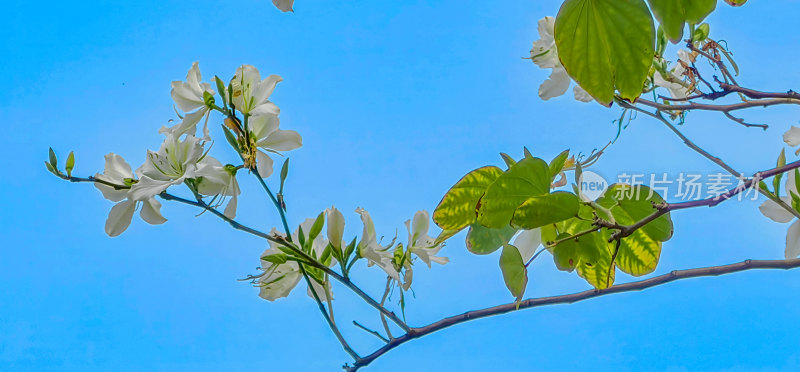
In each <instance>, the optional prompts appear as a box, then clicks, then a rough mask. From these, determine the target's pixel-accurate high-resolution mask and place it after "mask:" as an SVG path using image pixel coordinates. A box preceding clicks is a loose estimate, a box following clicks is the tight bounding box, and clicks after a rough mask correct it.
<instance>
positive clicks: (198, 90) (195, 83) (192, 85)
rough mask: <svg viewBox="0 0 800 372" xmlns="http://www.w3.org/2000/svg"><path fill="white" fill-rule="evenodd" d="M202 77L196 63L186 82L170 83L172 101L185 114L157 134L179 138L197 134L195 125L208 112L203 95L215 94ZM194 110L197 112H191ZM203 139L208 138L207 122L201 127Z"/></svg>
mask: <svg viewBox="0 0 800 372" xmlns="http://www.w3.org/2000/svg"><path fill="white" fill-rule="evenodd" d="M202 80H203V77H202V75H201V74H200V68H199V67H198V63H197V62H194V63H192V67H191V68H190V69H189V72H188V73H187V74H186V81H173V82H172V91H171V92H170V94H171V95H172V99H173V100H174V101H175V105H176V106H178V108H179V109H180V110H181V111H183V112H185V113H187V114H185V115H184V117H183V120H182V121H181V122H180V123H179V124H176V125H173V126H172V127H169V128H167V127H162V128H161V129H160V130H159V131H158V132H159V133H162V134H165V135H168V136H169V135H173V136H175V137H180V136H181V135H184V134H191V135H194V134H195V133H196V132H197V123H199V122H200V120H201V119H202V118H203V117H204V116H206V114H207V113H208V111H209V108H208V106H206V102H205V97H204V94H205V93H209V94H211V95H212V96H213V95H214V94H215V92H214V90H212V89H211V84H209V83H203V82H202ZM195 109H199V110H197V111H194V112H191V111H193V110H195ZM203 137H204V138H206V139H207V138H208V122H206V125H204V126H203Z"/></svg>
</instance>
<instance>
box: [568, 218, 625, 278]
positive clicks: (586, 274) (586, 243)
mask: <svg viewBox="0 0 800 372" xmlns="http://www.w3.org/2000/svg"><path fill="white" fill-rule="evenodd" d="M608 236H609V233H608V231H607V230H604V232H602V233H600V232H598V233H592V234H589V235H584V236H582V237H581V240H580V242H581V244H580V246H581V248H582V249H581V261H580V262H579V263H578V265H577V270H576V271H577V272H578V276H580V277H581V278H583V279H584V280H586V281H587V282H589V284H591V285H592V286H594V287H595V288H597V289H606V288H608V287H610V286H611V285H613V284H614V278H615V276H616V273H615V270H614V268H613V266H612V265H613V264H612V262H611V257H612V255H613V253H614V248H613V245H611V244H609V243H608V242H607V239H608ZM617 261H619V256H617Z"/></svg>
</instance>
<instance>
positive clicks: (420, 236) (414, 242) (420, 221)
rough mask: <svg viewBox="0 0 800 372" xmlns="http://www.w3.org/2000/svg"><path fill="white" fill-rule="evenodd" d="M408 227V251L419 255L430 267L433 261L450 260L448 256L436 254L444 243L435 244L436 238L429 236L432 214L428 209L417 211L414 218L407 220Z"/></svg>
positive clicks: (439, 262) (444, 262)
mask: <svg viewBox="0 0 800 372" xmlns="http://www.w3.org/2000/svg"><path fill="white" fill-rule="evenodd" d="M405 225H406V229H408V251H409V252H411V253H413V254H415V255H417V257H419V258H420V259H421V260H422V261H423V262H425V264H427V265H428V267H429V268H430V267H431V261H433V262H436V263H438V264H440V265H444V264H446V263H447V262H449V260H448V258H447V257H437V256H436V254H437V253H439V250H440V249H442V246H443V245H442V244H435V242H436V239H434V238H432V237H430V236H428V229H429V228H430V216H429V215H428V212H427V211H417V213H415V214H414V218H413V220H406V222H405Z"/></svg>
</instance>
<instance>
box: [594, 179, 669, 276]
mask: <svg viewBox="0 0 800 372" xmlns="http://www.w3.org/2000/svg"><path fill="white" fill-rule="evenodd" d="M651 191H652V190H651V189H650V188H649V187H647V186H630V185H623V184H614V185H611V186H610V187H609V188H608V190H607V191H606V192H605V193H604V194H603V196H601V197H600V198H599V199H598V200H597V204H600V205H601V206H603V207H605V208H608V209H610V210H611V214H612V215H613V216H614V219H615V220H616V221H617V223H620V224H623V225H633V224H635V223H638V222H639V221H641V220H643V219H645V218H646V217H648V216H650V215H651V214H653V213H655V212H656V211H657V209H656V208H655V207H654V206H653V205H654V204H656V205H658V204H661V203H663V202H664V199H663V198H662V197H661V196H660V195H658V193H656V192H651ZM672 232H673V228H672V219H671V218H670V215H669V213H667V214H664V215H661V216H659V217H658V218H656V219H654V220H653V221H650V222H649V223H647V224H646V225H644V226H642V227H641V228H639V229H637V230H636V231H634V232H633V233H632V234H631V235H630V236H627V237H625V238H623V239H622V242H621V243H620V248H619V252H618V253H617V258H616V264H617V267H619V269H620V270H622V271H623V272H625V273H628V274H630V275H633V276H641V275H645V274H649V273H651V272H653V271H654V270H655V269H656V266H657V265H658V261H659V258H660V256H661V245H662V244H661V242H663V241H667V240H669V239H670V238H671V237H672ZM609 244H610V245H611V246H615V244H616V243H615V242H611V243H609ZM612 250H613V248H612Z"/></svg>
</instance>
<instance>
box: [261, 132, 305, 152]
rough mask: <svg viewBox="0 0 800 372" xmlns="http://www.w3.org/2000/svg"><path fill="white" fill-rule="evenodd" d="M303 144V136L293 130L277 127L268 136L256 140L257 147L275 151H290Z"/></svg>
mask: <svg viewBox="0 0 800 372" xmlns="http://www.w3.org/2000/svg"><path fill="white" fill-rule="evenodd" d="M301 146H303V138H302V137H300V134H299V133H297V132H295V131H293V130H281V129H278V130H276V131H274V132H272V134H270V135H269V137H267V138H265V139H263V140H261V141H259V142H258V147H263V148H268V149H272V150H275V151H290V150H294V149H296V148H300V147H301Z"/></svg>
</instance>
